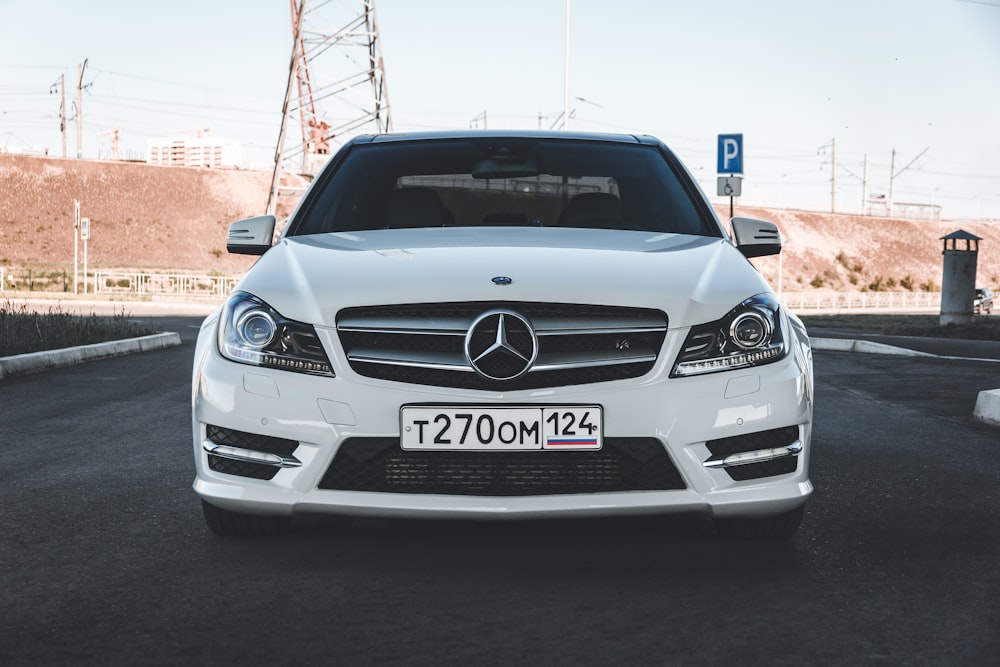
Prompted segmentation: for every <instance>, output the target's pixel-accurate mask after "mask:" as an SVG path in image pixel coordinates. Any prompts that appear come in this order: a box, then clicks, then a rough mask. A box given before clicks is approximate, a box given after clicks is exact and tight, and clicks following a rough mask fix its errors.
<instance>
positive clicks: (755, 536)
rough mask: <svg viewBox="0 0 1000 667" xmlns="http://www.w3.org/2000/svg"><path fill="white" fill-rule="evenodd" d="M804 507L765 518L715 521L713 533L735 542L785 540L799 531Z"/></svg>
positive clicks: (800, 506)
mask: <svg viewBox="0 0 1000 667" xmlns="http://www.w3.org/2000/svg"><path fill="white" fill-rule="evenodd" d="M804 513H805V505H799V506H798V507H796V508H795V509H793V510H791V511H789V512H785V513H783V514H776V515H774V516H765V517H752V518H751V517H739V518H733V519H716V520H715V522H714V523H715V532H716V533H718V534H719V536H721V537H726V538H729V539H737V540H787V539H788V538H790V537H791V536H792V535H794V534H795V532H796V531H797V530H798V529H799V524H801V523H802V515H803V514H804Z"/></svg>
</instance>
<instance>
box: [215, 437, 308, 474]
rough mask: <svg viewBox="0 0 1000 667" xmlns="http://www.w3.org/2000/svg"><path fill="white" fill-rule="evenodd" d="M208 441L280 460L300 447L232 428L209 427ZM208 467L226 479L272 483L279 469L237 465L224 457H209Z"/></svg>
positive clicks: (256, 465)
mask: <svg viewBox="0 0 1000 667" xmlns="http://www.w3.org/2000/svg"><path fill="white" fill-rule="evenodd" d="M205 437H206V438H207V439H208V440H210V441H212V442H214V443H216V444H217V445H229V446H230V447H239V448H241V449H252V450H255V451H258V452H268V453H271V454H277V455H278V456H291V455H292V452H294V451H295V449H296V447H298V446H299V443H298V442H297V441H295V440H286V439H285V438H275V437H273V436H269V435H257V434H256V433H246V432H244V431H237V430H235V429H230V428H222V427H221V426H214V425H212V424H208V425H207V426H206V427H205ZM208 467H209V468H211V469H212V470H214V471H215V472H221V473H223V474H226V475H238V476H240V477H251V478H253V479H273V478H274V476H275V475H277V474H278V470H279V468H278V467H276V466H272V465H267V464H265V463H253V462H252V461H236V460H233V459H229V458H225V457H223V456H215V455H214V454H209V455H208Z"/></svg>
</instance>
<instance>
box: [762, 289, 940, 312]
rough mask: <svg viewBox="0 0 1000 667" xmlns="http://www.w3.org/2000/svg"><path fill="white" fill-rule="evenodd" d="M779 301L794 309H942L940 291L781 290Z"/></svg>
mask: <svg viewBox="0 0 1000 667" xmlns="http://www.w3.org/2000/svg"><path fill="white" fill-rule="evenodd" d="M780 297H781V301H782V302H784V304H785V305H786V306H787V307H788V308H789V310H793V311H796V312H800V311H810V310H876V311H896V312H898V311H911V310H917V311H919V310H926V311H928V312H931V311H940V310H941V293H940V292H783V293H782V294H781V295H780Z"/></svg>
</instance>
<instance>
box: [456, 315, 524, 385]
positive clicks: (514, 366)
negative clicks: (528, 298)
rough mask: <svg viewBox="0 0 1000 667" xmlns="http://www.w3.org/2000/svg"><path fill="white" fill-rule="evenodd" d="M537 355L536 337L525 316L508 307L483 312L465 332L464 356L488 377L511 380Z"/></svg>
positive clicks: (522, 373)
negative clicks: (467, 331) (507, 308)
mask: <svg viewBox="0 0 1000 667" xmlns="http://www.w3.org/2000/svg"><path fill="white" fill-rule="evenodd" d="M537 355H538V339H537V338H536V337H535V332H534V330H533V329H532V328H531V323H529V322H528V320H527V319H525V318H524V317H522V316H521V315H518V314H517V313H514V312H511V311H509V310H491V311H489V312H487V313H483V314H482V315H480V316H479V317H478V318H476V320H475V321H474V322H473V323H472V326H471V327H469V333H467V334H466V335H465V356H466V358H467V359H468V361H469V364H470V365H471V366H472V368H473V369H474V370H475V371H476V372H477V373H479V374H480V375H482V376H483V377H485V378H489V379H490V380H513V379H514V378H516V377H520V376H522V375H524V374H525V373H527V372H528V369H529V368H531V364H533V363H534V362H535V357H536V356H537Z"/></svg>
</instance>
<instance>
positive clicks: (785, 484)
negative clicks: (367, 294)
mask: <svg viewBox="0 0 1000 667" xmlns="http://www.w3.org/2000/svg"><path fill="white" fill-rule="evenodd" d="M685 333H686V332H684V331H672V332H669V333H668V336H667V340H666V341H665V344H664V349H663V352H662V354H661V355H660V361H659V362H658V363H657V366H656V367H655V368H654V370H653V371H652V372H650V373H649V374H647V375H646V376H644V377H642V378H637V379H634V380H621V381H616V382H607V383H602V384H591V385H578V386H572V387H556V388H548V389H535V390H524V391H517V392H508V393H498V392H480V391H469V390H457V389H450V388H443V387H424V386H419V385H409V384H402V383H394V382H386V381H380V380H373V379H370V378H365V377H361V376H358V375H357V374H355V373H353V372H352V371H351V369H350V367H349V366H348V365H347V364H346V361H345V360H343V359H340V358H338V357H337V352H339V346H337V345H336V344H334V341H332V340H329V341H324V342H325V343H326V348H327V349H328V350H334V351H335V353H334V355H332V358H331V362H332V363H333V365H334V368H335V372H336V377H334V378H323V377H314V376H309V375H301V374H296V373H291V372H285V371H278V370H269V369H263V368H257V367H252V366H247V365H242V364H237V363H233V362H230V361H228V360H225V359H223V358H222V357H221V356H220V355H219V354H218V352H217V350H216V347H215V344H214V326H213V325H212V323H211V322H207V323H206V326H205V328H204V329H203V331H202V336H201V337H200V339H199V344H198V349H197V351H196V359H195V373H194V382H193V395H192V403H193V433H192V435H193V443H194V452H193V453H194V458H195V466H196V473H197V474H196V478H195V481H194V489H195V491H196V492H197V493H198V494H199V495H200V496H201V497H202V498H203V499H205V500H206V501H208V502H209V503H212V504H214V505H217V506H219V507H222V508H224V509H228V510H232V511H237V512H246V513H253V514H270V515H292V514H298V513H333V514H348V515H360V516H395V517H402V516H410V517H442V518H443V517H467V518H472V517H494V518H502V517H508V518H521V517H538V518H548V517H557V516H603V515H612V514H645V513H668V512H698V513H703V514H707V515H710V516H713V517H739V516H766V515H771V514H778V513H781V512H785V511H788V510H791V509H794V508H795V507H797V506H799V505H801V504H802V503H804V502H805V500H806V499H807V497H808V496H809V495H810V493H811V492H812V485H811V483H810V482H809V477H808V468H809V465H808V464H809V441H810V437H811V420H812V395H811V394H812V385H811V369H810V367H809V361H808V359H807V358H806V354H807V350H806V351H805V352H803V350H804V348H801V347H799V348H795V349H794V352H793V354H789V355H788V356H787V357H786V358H785V359H783V360H782V361H780V362H778V363H774V364H770V365H767V366H762V367H759V368H753V369H747V370H739V371H731V372H723V373H715V374H710V375H703V376H696V377H686V378H676V379H670V378H669V377H668V375H669V370H670V368H669V362H671V361H672V360H673V358H674V357H675V356H676V347H677V346H679V345H680V343H681V342H682V340H683V336H684V334H685ZM412 403H456V404H469V403H477V404H491V405H496V406H503V405H505V404H518V405H524V404H540V405H566V404H599V405H601V406H603V409H604V433H605V437H608V438H620V439H629V438H643V439H646V440H648V439H650V438H653V439H655V441H656V442H658V443H659V444H660V445H661V446H662V448H663V450H664V451H665V452H666V454H667V456H668V457H669V461H670V463H671V464H672V466H673V467H674V468H675V469H676V472H677V473H678V474H679V478H680V479H681V480H682V482H681V484H680V485H677V486H676V488H669V489H656V490H649V489H643V490H630V491H612V492H594V493H591V492H581V493H552V494H536V495H529V496H518V495H512V494H509V493H508V494H507V495H495V496H494V495H474V494H465V493H453V492H449V493H426V492H420V493H388V492H381V491H357V490H338V489H331V488H323V487H324V486H327V487H328V486H329V485H328V484H325V483H324V479H325V478H327V475H328V472H329V470H330V467H331V464H332V462H333V460H334V457H335V456H336V455H337V453H338V451H339V450H340V449H341V448H342V447H344V445H345V443H347V442H349V441H353V442H354V443H355V444H356V443H357V442H358V441H359V439H371V440H372V441H374V440H376V439H380V440H382V441H384V440H385V439H386V438H398V437H399V408H400V406H401V405H405V404H412ZM216 427H218V428H221V429H223V430H226V431H229V432H235V433H239V434H246V435H249V436H250V441H249V443H246V442H244V443H241V442H234V443H231V442H229V441H225V440H223V441H222V443H221V446H222V447H223V448H222V449H219V447H220V442H219V441H220V438H219V437H216V436H215V435H213V437H210V435H212V434H215V433H217V432H218V431H217V430H216V431H212V433H211V434H210V429H212V428H216ZM778 432H781V433H788V434H789V436H788V437H786V438H785V439H784V440H782V441H781V442H779V443H774V442H764V443H763V444H747V445H746V446H744V447H743V448H742V450H741V449H740V447H739V446H736V450H733V443H739V442H741V439H742V438H743V437H744V436H745V437H746V438H747V440H746V442H747V443H753V442H755V440H754V436H753V434H762V433H778ZM261 438H263V440H261ZM255 442H267V443H271V444H267V445H266V446H265V445H260V444H254V443H255ZM281 443H287V444H286V445H282V444H281ZM720 443H721V444H720ZM272 444H273V447H272ZM775 444H777V446H773V445H775ZM720 447H721V450H720ZM727 447H728V449H727ZM785 447H787V448H788V449H787V451H786V450H784V449H783V448H785ZM262 450H269V451H262ZM730 450H733V451H730ZM720 451H721V453H720ZM491 454H493V453H491ZM547 454H548V455H550V456H551V455H561V454H563V453H554V454H553V453H545V452H540V453H539V454H538V455H541V456H545V455H547ZM501 456H502V454H501ZM213 457H214V458H213ZM753 457H757V458H756V459H754V458H753ZM741 458H742V459H745V460H741ZM220 459H224V460H225V461H227V462H234V461H235V462H236V464H240V461H239V459H245V460H244V461H243V463H247V464H249V466H243V467H242V468H241V467H240V465H236V467H235V468H233V467H227V466H226V465H219V461H220ZM769 460H774V461H779V462H783V463H781V464H780V465H779V466H778V467H777V468H775V467H773V466H772V467H771V469H770V471H769V472H768V473H767V474H766V475H765V476H756V474H752V475H750V476H749V478H747V475H746V474H743V475H740V474H735V475H734V474H733V471H734V470H735V471H737V473H738V472H739V471H740V470H742V471H744V472H745V471H747V470H750V469H751V468H752V465H745V464H754V465H757V466H761V465H768V462H769ZM723 461H728V463H725V464H723V463H720V462H723ZM260 466H264V468H265V471H266V472H267V473H268V474H267V475H265V476H264V477H266V478H257V477H255V476H248V475H247V474H246V473H245V471H246V470H247V469H251V470H253V469H259V467H260ZM213 468H214V469H213ZM234 470H235V471H236V473H235V474H234V472H233V471H234Z"/></svg>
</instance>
